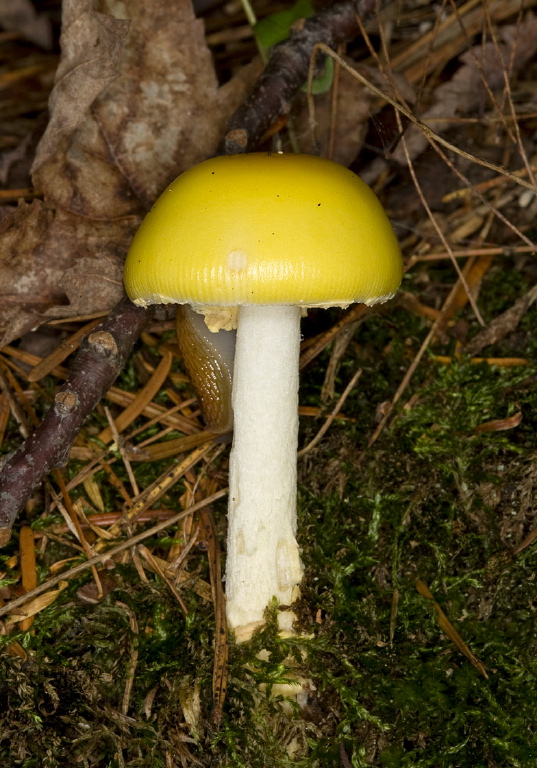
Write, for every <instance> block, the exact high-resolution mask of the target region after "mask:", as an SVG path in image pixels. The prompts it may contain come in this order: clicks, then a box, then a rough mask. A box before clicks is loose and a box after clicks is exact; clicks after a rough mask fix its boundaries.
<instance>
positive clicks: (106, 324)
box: [0, 298, 150, 546]
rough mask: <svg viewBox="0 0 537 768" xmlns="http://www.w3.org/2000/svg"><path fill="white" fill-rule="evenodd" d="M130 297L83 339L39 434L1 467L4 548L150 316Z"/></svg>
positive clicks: (66, 455)
mask: <svg viewBox="0 0 537 768" xmlns="http://www.w3.org/2000/svg"><path fill="white" fill-rule="evenodd" d="M149 317H150V314H149V313H148V311H147V310H144V309H141V308H140V307H135V306H134V304H132V303H131V302H130V301H129V300H128V299H127V298H124V299H122V300H121V301H120V302H119V304H118V305H117V306H116V307H115V309H114V310H112V312H111V313H110V315H108V317H107V318H105V319H104V320H103V321H102V322H101V323H100V324H99V326H98V327H97V328H95V329H93V331H92V333H90V335H89V336H88V337H87V338H86V339H85V340H84V342H83V343H82V345H81V347H80V351H79V352H78V355H77V357H76V358H75V361H74V363H73V366H72V369H71V372H70V374H69V377H68V379H67V381H66V383H65V384H64V385H63V387H62V388H61V389H60V390H59V392H58V393H57V394H56V396H55V398H54V404H53V405H52V406H51V408H50V410H49V412H48V413H47V415H46V416H45V418H44V419H43V421H42V422H41V424H40V425H39V427H37V429H36V430H35V432H34V433H33V434H32V435H30V437H28V438H27V439H26V440H25V441H24V443H23V444H22V445H21V446H20V448H18V449H17V450H16V451H15V452H14V453H12V454H10V455H8V456H6V457H5V458H4V461H3V463H2V467H1V469H0V546H4V545H5V544H7V542H8V541H9V539H10V537H11V527H12V525H13V523H14V521H15V518H16V517H17V515H18V513H19V511H20V510H21V509H22V508H23V506H24V504H25V502H26V501H27V500H28V499H29V498H30V496H31V494H32V491H33V490H34V488H35V487H36V486H37V485H39V483H40V482H41V481H42V480H43V478H44V477H45V475H47V474H48V473H49V472H50V470H51V469H54V468H55V467H63V466H64V465H65V464H66V463H67V461H68V459H69V452H70V450H71V446H72V445H73V443H74V441H75V438H76V436H77V435H78V432H79V431H80V428H81V427H82V424H83V423H84V421H85V419H86V418H87V417H88V415H89V414H90V413H91V411H92V410H93V409H94V408H95V406H96V405H97V403H98V402H99V401H100V399H101V398H102V396H103V395H104V393H105V392H106V391H107V390H108V389H109V388H110V386H111V385H112V383H113V382H114V380H115V379H116V377H117V375H118V374H119V372H120V371H121V369H122V368H123V365H124V364H125V361H126V359H127V357H128V356H129V354H130V352H131V350H132V347H133V345H134V343H135V341H136V339H137V338H138V336H139V334H140V332H141V331H142V329H143V327H144V325H145V324H146V322H147V320H148V319H149Z"/></svg>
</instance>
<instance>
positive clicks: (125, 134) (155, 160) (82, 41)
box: [0, 0, 255, 345]
mask: <svg viewBox="0 0 537 768" xmlns="http://www.w3.org/2000/svg"><path fill="white" fill-rule="evenodd" d="M97 5H98V7H99V11H100V12H98V11H97V10H96V7H97ZM127 14H128V18H125V16H126V15H127ZM119 17H121V18H119ZM61 45H62V58H61V62H60V65H59V67H58V71H57V75H56V82H55V86H54V89H53V91H52V94H51V97H50V120H49V125H48V127H47V130H46V131H45V134H44V136H43V138H42V140H41V142H40V145H39V147H38V150H37V153H36V157H35V161H34V165H33V179H34V184H35V186H36V188H37V189H38V190H39V191H40V192H41V193H43V195H44V202H40V201H34V203H33V204H32V205H31V206H29V205H25V204H21V206H20V207H19V208H18V209H17V210H16V211H15V212H13V213H12V214H10V215H8V216H7V217H6V218H5V219H4V220H3V222H2V224H3V230H2V231H1V232H0V270H2V276H3V280H2V286H1V288H0V298H1V299H3V301H1V302H0V304H1V305H2V308H1V309H0V345H3V344H5V343H8V342H9V341H11V340H12V339H14V338H17V337H18V336H20V335H21V334H23V333H25V332H26V331H28V330H30V329H31V328H33V327H35V326H36V325H38V324H39V323H41V322H43V321H44V320H45V319H46V318H47V317H51V316H54V317H69V316H73V315H78V314H87V313H90V312H99V311H108V310H109V309H110V308H111V307H112V306H113V305H114V304H115V303H116V302H117V301H118V299H119V298H120V296H121V294H122V287H121V285H122V284H121V275H122V266H123V259H124V255H125V253H126V251H127V249H128V246H129V243H130V240H131V238H132V235H133V234H134V232H135V230H136V228H137V227H138V225H139V223H140V221H141V218H142V216H143V215H144V213H145V211H146V210H147V209H148V208H149V207H150V205H151V204H152V202H153V201H154V200H155V199H156V197H157V196H158V194H160V192H161V191H162V189H164V188H165V187H166V185H167V184H168V183H169V182H170V181H171V180H172V179H173V178H174V177H175V176H177V175H178V174H179V173H181V172H183V171H184V170H186V169H187V168H188V167H190V166H191V165H194V164H195V163H197V162H200V161H201V160H203V159H204V158H206V157H208V156H209V155H211V154H212V153H213V152H214V151H215V149H216V146H217V144H218V140H219V138H220V135H221V134H222V132H223V129H224V126H225V123H226V121H227V119H228V118H229V116H230V115H231V114H232V113H233V111H234V110H235V108H236V107H237V105H238V103H239V100H240V99H241V98H242V97H243V95H244V91H245V89H247V88H248V85H249V81H251V80H252V78H253V76H255V69H254V68H249V69H248V70H247V71H246V72H244V71H243V72H241V73H240V76H239V77H238V78H236V79H235V80H234V81H231V82H230V83H228V84H227V85H226V86H224V87H222V88H219V87H218V83H217V80H216V76H215V73H214V69H213V64H212V59H211V55H210V52H209V49H208V48H207V46H206V44H205V37H204V28H203V22H201V21H200V20H198V19H196V18H195V16H194V13H193V10H192V6H191V3H190V1H189V0H166V2H164V0H150V1H148V2H145V3H128V4H120V3H117V2H115V0H104V2H101V3H97V2H96V0H65V2H64V4H63V19H62V37H61ZM4 276H5V278H4Z"/></svg>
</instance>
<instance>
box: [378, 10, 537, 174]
mask: <svg viewBox="0 0 537 768" xmlns="http://www.w3.org/2000/svg"><path fill="white" fill-rule="evenodd" d="M501 36H502V39H503V41H504V42H503V43H500V44H499V45H498V47H496V45H495V44H494V43H493V42H488V43H485V44H484V45H483V44H481V43H479V44H478V45H475V46H474V47H473V48H470V49H469V50H468V51H466V52H465V53H464V54H463V55H462V56H461V57H460V58H459V61H460V62H461V64H462V66H461V67H460V68H459V69H458V70H457V71H456V72H455V74H454V76H453V77H452V78H451V80H450V81H449V82H447V83H443V84H442V85H439V86H438V88H436V90H435V92H434V99H433V104H432V106H431V107H430V108H429V109H428V110H427V111H426V112H425V113H424V114H422V115H421V116H420V118H421V120H422V122H424V123H426V124H428V123H430V127H431V129H432V130H433V131H435V133H442V131H445V130H446V129H447V128H449V126H450V125H451V122H452V121H451V119H450V118H454V117H455V116H457V115H465V114H468V113H469V112H471V111H473V110H475V109H477V108H478V107H480V106H482V105H484V104H487V106H489V107H490V106H491V105H490V97H489V96H488V94H487V91H486V88H485V86H484V84H483V78H484V79H485V80H486V82H487V84H488V87H489V88H490V90H492V91H494V90H498V89H499V88H502V87H503V86H504V83H505V79H504V78H505V74H504V73H505V71H507V72H508V73H509V78H510V79H511V80H513V78H514V77H515V76H516V74H517V72H519V71H520V69H521V68H522V67H523V66H524V65H525V64H526V63H527V62H528V61H530V60H531V59H532V58H533V56H534V55H535V53H536V52H537V18H536V17H535V16H528V17H527V18H526V19H525V20H524V22H523V23H521V24H513V25H510V26H506V27H503V28H502V29H501ZM405 141H406V146H407V150H408V154H409V156H410V159H411V160H412V159H414V158H416V157H417V156H418V155H419V154H421V152H423V151H424V150H425V149H426V148H427V147H428V146H429V142H428V140H427V138H426V137H425V135H424V133H423V132H422V131H421V130H420V129H419V128H417V127H416V126H414V125H411V126H409V127H408V129H407V131H406V133H405ZM392 158H393V159H394V160H395V161H396V162H398V163H400V164H401V165H407V158H406V154H405V151H404V148H403V146H402V144H399V145H398V146H397V147H396V148H395V150H394V152H393V154H392Z"/></svg>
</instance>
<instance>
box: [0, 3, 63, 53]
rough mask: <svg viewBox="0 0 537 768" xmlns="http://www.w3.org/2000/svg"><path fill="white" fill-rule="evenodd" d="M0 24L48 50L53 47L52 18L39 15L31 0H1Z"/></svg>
mask: <svg viewBox="0 0 537 768" xmlns="http://www.w3.org/2000/svg"><path fill="white" fill-rule="evenodd" d="M0 24H1V25H2V27H3V28H4V29H6V30H9V31H13V32H18V33H19V34H20V35H21V36H22V37H24V38H26V40H30V41H31V42H33V43H36V44H37V45H40V46H41V47H42V48H45V49H46V50H48V49H49V48H51V46H52V29H51V25H50V18H48V17H47V16H46V15H44V14H40V13H37V12H36V10H35V8H34V6H33V4H32V3H31V2H30V0H0Z"/></svg>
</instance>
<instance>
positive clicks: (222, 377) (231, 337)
mask: <svg viewBox="0 0 537 768" xmlns="http://www.w3.org/2000/svg"><path fill="white" fill-rule="evenodd" d="M176 328H177V343H178V345H179V350H180V352H181V355H182V357H183V361H184V364H185V368H186V370H187V373H188V375H189V377H190V381H191V382H192V386H193V387H194V391H195V392H196V397H197V398H198V404H199V407H200V410H201V414H202V416H203V420H204V421H205V424H206V426H207V429H208V430H209V431H210V432H214V433H215V434H226V433H229V432H231V430H232V429H233V408H232V405H231V387H232V384H233V359H234V355H235V336H236V333H235V331H218V332H217V333H213V332H212V331H210V330H209V329H208V328H207V326H206V324H205V322H204V320H203V316H202V315H199V314H198V313H197V312H194V311H193V310H192V309H191V308H190V307H189V306H188V305H187V304H182V305H179V306H178V307H177V319H176Z"/></svg>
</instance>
